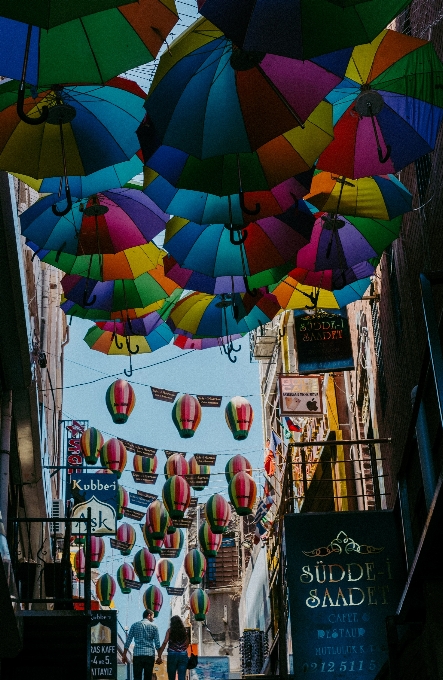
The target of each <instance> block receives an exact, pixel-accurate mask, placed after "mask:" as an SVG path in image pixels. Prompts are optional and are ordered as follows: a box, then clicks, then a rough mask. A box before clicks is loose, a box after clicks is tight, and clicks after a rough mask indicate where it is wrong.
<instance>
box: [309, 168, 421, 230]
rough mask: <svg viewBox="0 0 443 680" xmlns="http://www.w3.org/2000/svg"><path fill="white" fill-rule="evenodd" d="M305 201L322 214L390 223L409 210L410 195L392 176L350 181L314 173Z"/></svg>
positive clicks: (328, 173)
mask: <svg viewBox="0 0 443 680" xmlns="http://www.w3.org/2000/svg"><path fill="white" fill-rule="evenodd" d="M305 199H306V201H309V203H312V205H314V206H315V207H316V208H318V209H319V210H323V211H324V212H329V213H341V214H342V215H354V216H358V217H373V218H376V219H380V220H392V219H394V217H398V216H399V215H403V213H405V212H409V211H410V210H412V195H411V194H410V193H409V191H408V190H407V188H406V187H405V185H404V184H402V183H401V182H400V181H399V180H398V179H397V178H396V177H395V175H376V176H375V177H362V178H361V179H354V180H350V179H347V178H346V177H337V175H334V174H332V173H330V172H316V173H315V175H314V177H313V179H312V184H311V190H310V192H309V194H307V195H306V196H305Z"/></svg>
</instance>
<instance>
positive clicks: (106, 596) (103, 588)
mask: <svg viewBox="0 0 443 680" xmlns="http://www.w3.org/2000/svg"><path fill="white" fill-rule="evenodd" d="M116 588H117V585H116V583H115V581H114V579H113V578H112V576H110V575H109V574H103V575H102V576H100V578H99V579H98V581H97V583H96V585H95V592H96V593H97V597H98V599H99V600H100V602H101V603H102V605H103V606H104V607H109V606H110V604H111V602H112V598H113V597H114V595H115V591H116Z"/></svg>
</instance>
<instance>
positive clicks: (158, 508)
mask: <svg viewBox="0 0 443 680" xmlns="http://www.w3.org/2000/svg"><path fill="white" fill-rule="evenodd" d="M168 523H169V513H168V511H167V510H166V508H165V506H164V505H163V503H162V502H161V501H153V502H152V503H151V504H150V505H149V506H148V509H147V510H146V523H145V531H146V534H147V535H148V536H150V537H151V538H157V539H161V540H163V539H164V537H165V534H166V530H167V528H168Z"/></svg>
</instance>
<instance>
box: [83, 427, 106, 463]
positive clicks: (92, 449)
mask: <svg viewBox="0 0 443 680" xmlns="http://www.w3.org/2000/svg"><path fill="white" fill-rule="evenodd" d="M104 443H105V440H104V438H103V435H102V433H101V432H99V431H98V430H97V429H96V428H95V427H88V429H87V430H85V431H84V432H83V434H82V436H81V439H80V448H81V451H82V454H83V456H84V459H85V461H86V463H87V465H95V464H96V462H97V460H98V457H99V455H100V449H101V448H102V446H103V444H104Z"/></svg>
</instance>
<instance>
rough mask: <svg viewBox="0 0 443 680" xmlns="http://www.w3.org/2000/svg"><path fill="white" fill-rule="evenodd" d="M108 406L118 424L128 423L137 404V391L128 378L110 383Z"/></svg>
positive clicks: (107, 396) (107, 395) (107, 394)
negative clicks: (135, 391)
mask: <svg viewBox="0 0 443 680" xmlns="http://www.w3.org/2000/svg"><path fill="white" fill-rule="evenodd" d="M106 406H107V407H108V411H109V413H110V414H111V417H112V420H113V421H114V423H115V424H116V425H122V424H123V423H126V421H127V420H128V418H129V416H130V415H131V413H132V411H133V409H134V406H135V393H134V390H133V389H132V387H131V385H130V384H129V383H128V381H127V380H116V381H115V382H113V383H112V385H109V387H108V389H107V392H106Z"/></svg>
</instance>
